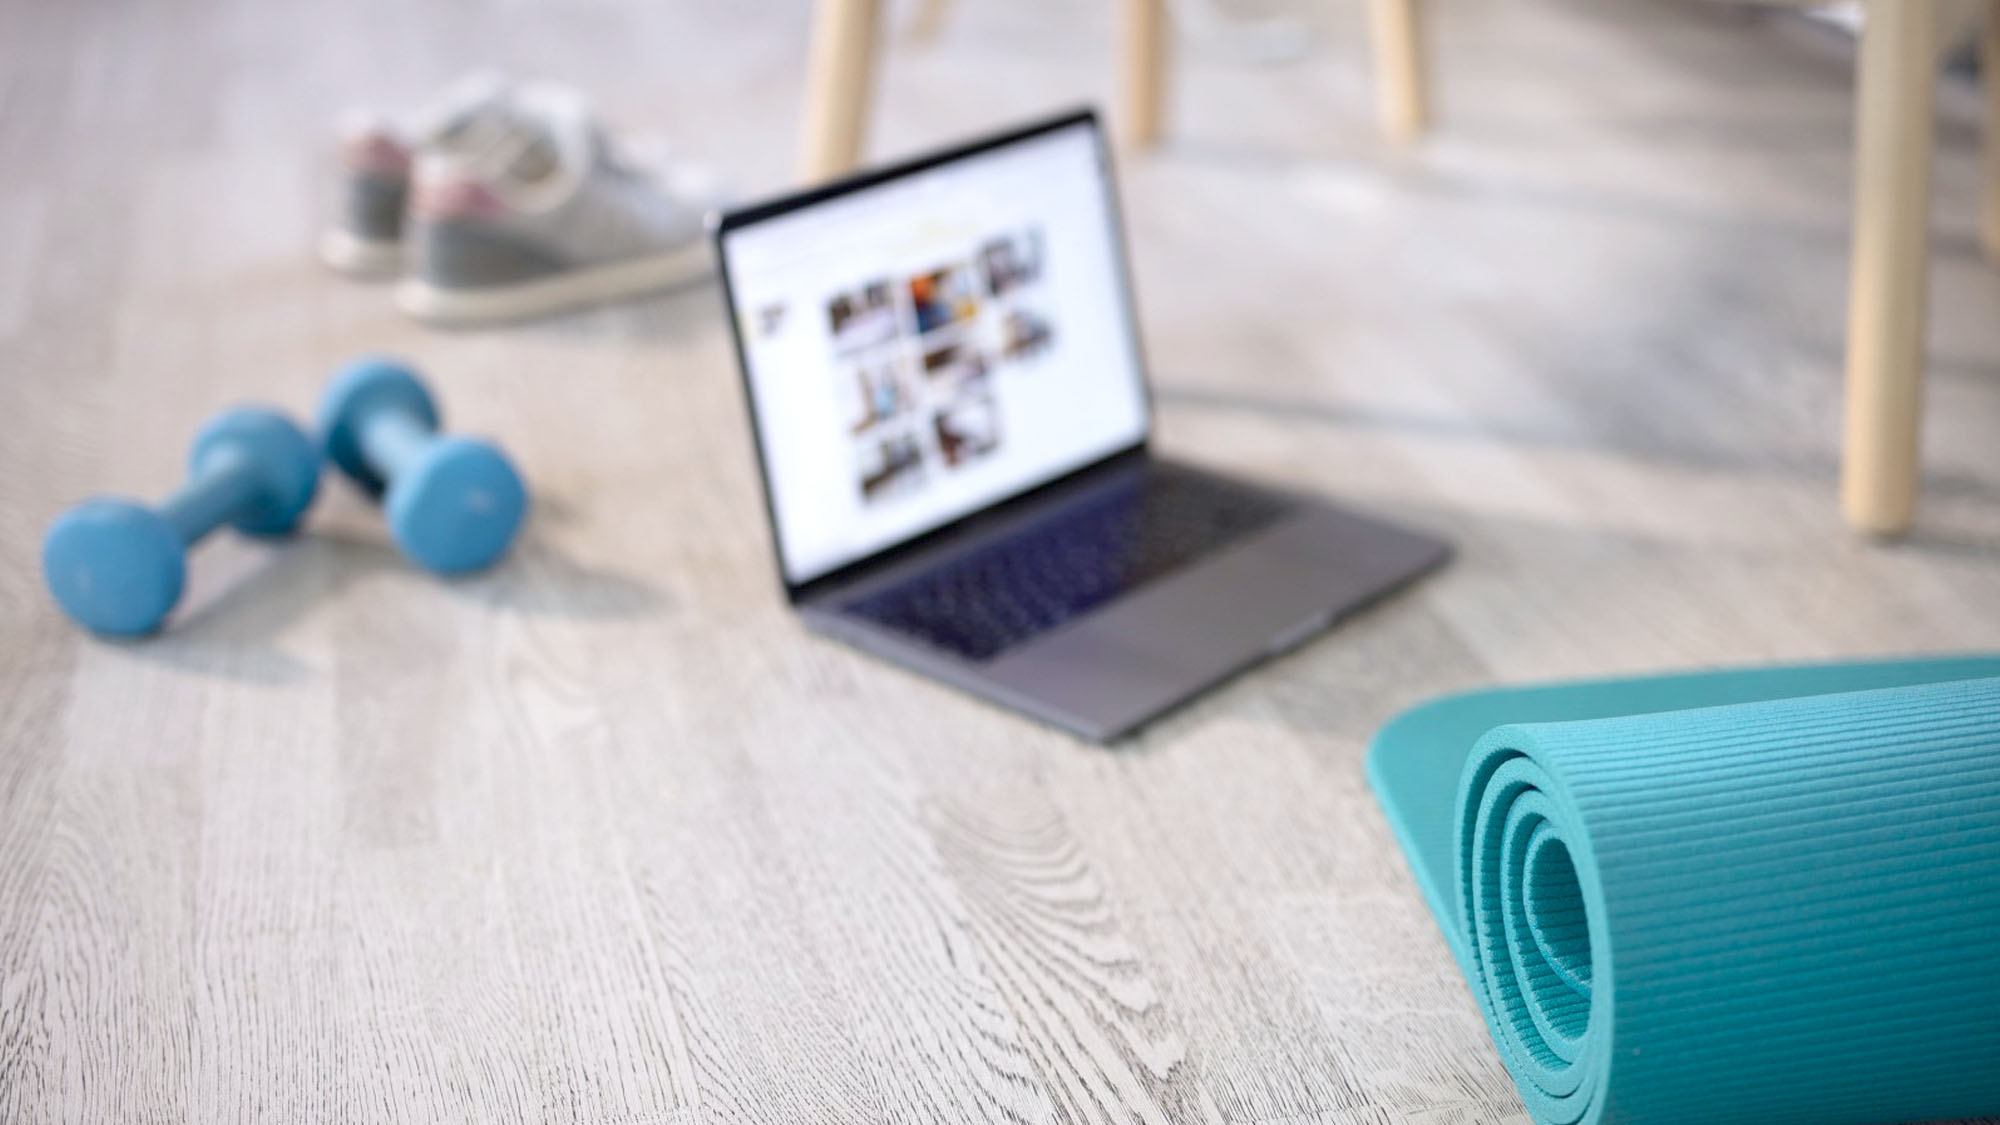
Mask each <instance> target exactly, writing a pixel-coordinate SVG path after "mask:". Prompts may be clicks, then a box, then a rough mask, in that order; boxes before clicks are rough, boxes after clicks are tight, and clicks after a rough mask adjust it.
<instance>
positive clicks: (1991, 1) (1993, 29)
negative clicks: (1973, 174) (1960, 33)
mask: <svg viewBox="0 0 2000 1125" xmlns="http://www.w3.org/2000/svg"><path fill="white" fill-rule="evenodd" d="M1984 14H1985V17H1986V18H1985V21H1984V23H1985V26H1984V28H1983V29H1982V31H1981V34H1980V36H1979V42H1980V53H1979V81H1980V84H1981V85H1982V86H1984V87H1985V90H1986V192H1985V197H1986V198H1985V206H1984V207H1983V208H1982V210H1981V214H1980V222H1979V232H1980V240H1981V241H1982V242H1984V243H1985V245H1986V256H1987V257H1988V258H1990V259H1992V260H1993V261H1995V262H2000V0H1986V12H1985V13H1984Z"/></svg>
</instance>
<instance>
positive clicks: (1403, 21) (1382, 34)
mask: <svg viewBox="0 0 2000 1125" xmlns="http://www.w3.org/2000/svg"><path fill="white" fill-rule="evenodd" d="M1419 3H1420V0H1369V28H1370V32H1371V38H1372V39H1373V40H1374V49H1375V100H1376V111H1377V113H1378V114H1379V115H1380V117H1381V119H1382V129H1383V131H1384V132H1386V133H1388V134H1389V136H1390V137H1391V138H1392V139H1394V140H1398V141H1408V140H1414V139H1415V138H1416V137H1418V136H1419V135H1421V134H1422V133H1423V131H1424V128H1425V126H1427V125H1428V124H1429V123H1430V98H1429V93H1428V91H1429V87H1428V86H1427V84H1426V82H1425V73H1424V43H1423V26H1422V13H1421V12H1420V11H1419V10H1418V4H1419Z"/></svg>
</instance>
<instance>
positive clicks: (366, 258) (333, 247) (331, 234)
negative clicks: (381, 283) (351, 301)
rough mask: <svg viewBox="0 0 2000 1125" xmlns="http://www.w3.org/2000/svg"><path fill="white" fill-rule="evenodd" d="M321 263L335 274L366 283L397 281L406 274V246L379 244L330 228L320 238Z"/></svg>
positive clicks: (349, 232) (352, 233)
mask: <svg viewBox="0 0 2000 1125" xmlns="http://www.w3.org/2000/svg"><path fill="white" fill-rule="evenodd" d="M319 256H320V260H321V261H323V262H325V263H326V264H327V265H328V266H331V267H332V268H333V269H334V270H335V271H336V272H338V273H343V274H346V275H347V276H348V277H353V278H360V279H361V280H364V281H373V280H381V279H383V278H390V277H394V276H396V275H397V274H399V273H401V272H402V270H403V244H402V243H400V242H377V241H374V240H373V239H367V238H362V237H361V236H359V235H357V234H355V233H354V232H352V231H348V230H342V229H341V228H339V227H329V228H328V229H327V230H326V231H325V232H324V233H323V234H321V235H320V236H319Z"/></svg>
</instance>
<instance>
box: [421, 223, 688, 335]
mask: <svg viewBox="0 0 2000 1125" xmlns="http://www.w3.org/2000/svg"><path fill="white" fill-rule="evenodd" d="M714 272H715V263H714V260H713V256H712V255H711V254H710V253H709V249H708V243H707V242H705V241H703V242H696V243H694V244H692V245H690V246H686V247H683V248H682V249H679V250H675V251H673V252H671V253H667V254H656V255H654V256H652V257H648V258H640V259H638V260H636V261H630V262H613V263H611V264H609V265H602V266H591V267H589V268H587V269H580V270H572V271H570V272H568V273H562V274H557V275H555V276H552V277H544V278H537V279H536V280H534V281H524V282H520V283H517V284H514V285H483V286H479V287H477V288H466V289H452V288H448V287H444V286H438V285H433V284H431V283H430V282H428V281H425V280H423V279H422V278H415V277H410V278H404V279H403V280H402V281H401V282H399V283H397V285H396V304H397V305H398V306H399V307H401V308H402V310H403V311H404V312H406V313H409V314H410V315H411V316H414V317H416V318H417V319H418V320H421V321H424V322H426V323H429V324H442V325H464V324H490V323H493V322H495V321H502V320H520V319H523V318H526V317H532V316H545V315H547V314H550V313H556V312H564V311H567V310H569V309H576V308H582V307H584V306H586V305H596V304H602V303H604V302H607V301H616V300H619V299H622V298H625V297H636V296H639V295H640V294H643V293H653V292H658V291H659V290H662V289H671V288H674V287H675V286H678V285H683V284H686V283H688V282H691V281H695V280H698V279H700V278H704V277H707V276H708V275H710V274H712V273H714Z"/></svg>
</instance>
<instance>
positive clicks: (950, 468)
mask: <svg viewBox="0 0 2000 1125" xmlns="http://www.w3.org/2000/svg"><path fill="white" fill-rule="evenodd" d="M715 239H716V248H717V255H718V260H719V261H720V263H721V268H722V278H723V289H724V292H725V294H726V295H727V299H728V302H729V314H730V322H731V324H732V326H733V329H734V331H735V334H736V348H737V356H738V359H739V361H740V362H741V365H742V369H743V379H744V387H745V390H746V392H747V393H748V396H749V402H750V415H751V419H752V425H753V429H754V431H755V434H756V440H757V451H758V457H759V459H760V461H761V462H762V468H763V479H764V497H765V501H766V505H767V508H768V511H769V515H770V519H771V528H772V535H773V538H774V540H775V543H776V546H777V553H778V567H779V571H780V573H781V575H782V577H783V580H784V586H785V592H786V594H787V595H788V596H789V598H790V599H791V601H792V603H793V605H794V606H796V607H797V608H798V610H799V611H800V613H801V614H803V616H804V618H805V620H806V621H807V622H808V623H809V624H810V625H811V626H812V627H813V628H815V629H818V630H821V631H823V632H825V633H828V634H831V635H833V636H836V637H839V638H842V639H844V640H847V641H849V642H851V643H853V644H855V645H857V646H859V647H861V648H863V649H866V650H868V651H870V652H873V653H877V654H879V655H881V656H884V657H887V658H889V659H891V660H895V661H898V662H900V663H902V664H905V665H908V666H909V667H912V668H915V669H918V670H920V671H923V672H925V673H928V674H930V675H933V676H936V677H937V678H939V679H942V680H945V681H947V682H949V683H952V684H955V685H957V686H959V687H961V688H964V689H966V690H968V691H972V692H975V693H977V694H979V695H982V696H985V697H987V698H989V699H992V700H995V701H998V702H1000V703H1002V704H1005V705H1007V706H1009V707H1013V708H1016V709H1018V710H1021V711H1024V712H1026V713H1028V714H1030V715H1033V716H1036V717H1038V718H1040V719H1043V720H1046V721H1048V722H1051V723H1054V724H1056V725H1058V726H1061V727H1065V728H1067V729H1069V730H1071V731H1074V732H1076V733H1077V734H1080V735H1082V736H1084V737H1086V738H1089V739H1093V740H1098V741H1108V740H1110V739H1113V738H1116V737H1117V736H1119V735H1121V734H1123V733H1125V732H1127V731H1130V730H1131V729H1133V728H1134V727H1136V726H1138V725H1139V724H1141V723H1143V722H1145V721H1146V720H1147V719H1150V718H1152V717H1154V716H1156V715H1158V714H1160V713H1161V712H1163V711H1165V710H1167V709H1168V708H1170V707H1172V706H1174V705H1175V704H1177V703H1180V702H1182V701H1184V700H1186V699H1187V698H1189V697H1190V696H1192V695H1193V694H1195V693H1196V692H1198V691H1200V690H1201V689H1202V688H1203V687H1205V686H1207V685H1209V684H1213V683H1215V682H1216V681H1218V680H1221V679H1223V678H1224V677H1226V676H1228V675H1230V674H1231V673H1233V672H1235V671H1237V670H1239V669H1242V668H1244V667H1247V666H1248V665H1250V664H1252V663H1253V662H1255V661H1257V660H1259V659H1260V658H1262V657H1265V656H1268V655H1271V654H1273V653H1277V652H1280V651H1283V650H1285V649H1287V648H1290V647H1292V646H1294V645H1296V644H1298V643H1299V642H1300V641H1302V640H1304V639H1306V638H1307V637H1309V636H1311V635H1313V634H1315V633H1317V632H1319V631H1320V630H1322V629H1324V628H1326V627H1327V626H1328V625H1330V624H1331V623H1333V622H1334V621H1335V620H1337V619H1339V618H1340V617H1342V616H1343V615H1346V614H1349V613H1352V612H1353V611H1355V610H1356V609H1357V608H1359V607H1361V606H1362V605H1365V604H1366V603H1368V602H1370V601H1371V600H1373V599H1376V598H1379V597H1381V596H1382V595H1383V594H1385V593H1387V592H1388V591H1390V590H1393V589H1395V588H1397V587H1398V586H1401V585H1402V584H1404V583H1406V582H1409V581H1410V580H1411V579H1413V578H1415V577H1416V576H1418V575H1420V574H1422V573H1424V572H1425V571H1427V570H1429V569H1431V568H1432V567H1435V566H1437V565H1438V564H1439V563H1440V562H1442V561H1443V560H1444V558H1445V557H1446V555H1447V554H1448V553H1449V551H1448V548H1447V547H1446V546H1445V544H1444V543H1442V542H1440V541H1438V540H1436V539H1433V538H1431V537H1429V536H1426V535H1421V534H1417V533H1415V532H1411V531H1407V530H1404V529H1402V528H1398V527H1394V526H1391V525H1389V524H1386V523H1382V522H1379V521H1377V520H1375V519H1371V518H1368V517H1365V516H1361V515H1357V514H1355V513H1353V512H1349V511H1345V510H1342V509H1340V508H1337V507H1334V506H1332V505H1329V504H1326V503H1323V502H1321V501H1318V500H1315V499H1310V498H1307V497H1301V496H1294V495H1290V494H1287V493H1284V492H1280V491H1278V490H1275V489H1271V488H1265V487H1261V486H1258V485H1254V484H1250V483H1247V482H1244V481H1240V480H1234V479H1231V478H1228V477H1224V476H1220V475H1217V474H1214V473H1210V472H1206V471H1203V470H1201V469H1197V468H1194V467H1191V466H1188V465H1183V464H1178V463H1175V462H1171V461H1167V460H1164V459H1161V458H1158V457H1155V456H1154V455H1153V454H1152V452H1151V451H1150V450H1149V448H1148V444H1147V441H1148V438H1149V437H1150V436H1151V433H1152V418H1151V411H1150V406H1149V402H1148V398H1147V390H1146V367H1145V361H1144V358H1143V357H1142V356H1141V354H1140V347H1139V333H1138V330H1137V324H1136V319H1135V312H1134V309H1133V298H1132V291H1131V285H1130V283H1129V279H1128V277H1127V272H1126V266H1125V251H1124V246H1123V241H1122V239H1123V236H1122V233H1121V231H1120V225H1119V217H1118V207H1117V193H1116V190H1115V188H1114V185H1113V183H1112V177H1111V161H1110V157H1109V154H1108V151H1107V149H1106V147H1105V144H1104V139H1103V137H1102V135H1101V132H1100V129H1099V126H1098V121H1097V118H1096V116H1095V114H1093V113H1092V112H1090V111H1082V112H1077V113H1072V114H1068V115H1065V116H1062V117H1059V118H1056V119H1054V120H1050V121H1046V122H1042V123H1040V124H1036V125H1031V126H1028V127H1026V128H1022V129H1017V130H1014V131H1011V132H1008V133H1005V134H1002V135H999V136H994V137H990V138H988V139H985V140H981V141H976V142H974V143H971V144H967V145H962V146H960V147H957V148H953V149H950V150H948V151H944V152H940V153H937V154H935V155H931V156H927V157H923V158H921V159H918V160H913V161H910V162H908V163H904V164H899V165H896V166H894V167H889V168H883V169H880V170H875V171H869V172H864V173H862V174H860V175H857V176H854V177H852V178H850V179H846V180H842V181H839V182H837V183H832V184H828V185H825V186H823V187H817V188H813V189H811V190H809V191H804V192H801V193H798V194H795V195H789V196H785V197H784V198H781V199H775V200H771V201H769V202H766V203H761V204H757V205H754V206H749V207H744V208H741V209H739V210H735V211H732V212H729V213H728V214H725V215H723V216H722V217H721V218H720V219H719V220H718V221H717V222H716V225H715Z"/></svg>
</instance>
